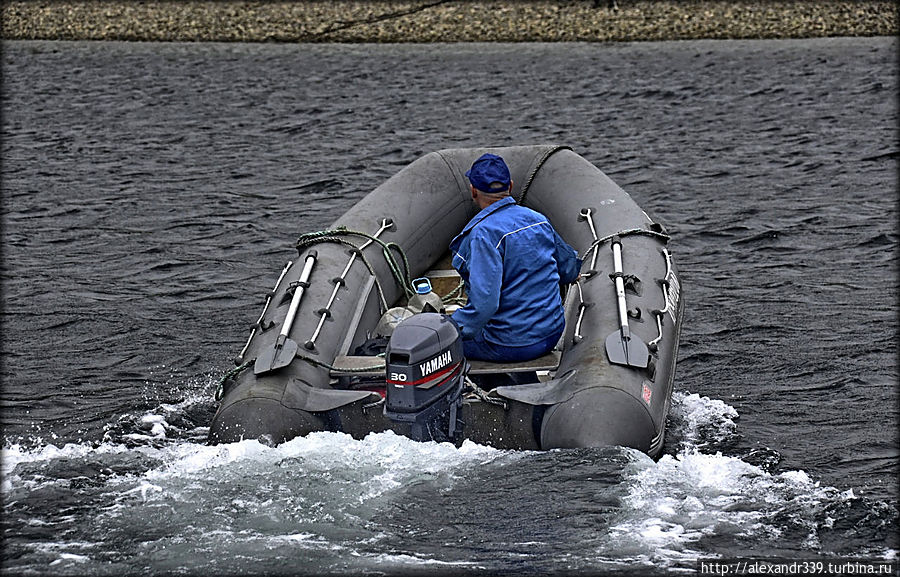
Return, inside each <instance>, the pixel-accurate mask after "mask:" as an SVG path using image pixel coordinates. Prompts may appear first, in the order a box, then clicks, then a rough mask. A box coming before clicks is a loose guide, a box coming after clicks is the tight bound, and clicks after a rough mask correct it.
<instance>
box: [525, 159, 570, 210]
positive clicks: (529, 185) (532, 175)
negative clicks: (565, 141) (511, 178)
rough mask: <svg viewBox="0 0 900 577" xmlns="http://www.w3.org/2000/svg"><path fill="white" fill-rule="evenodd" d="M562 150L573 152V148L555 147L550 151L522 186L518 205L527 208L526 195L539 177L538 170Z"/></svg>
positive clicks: (539, 161)
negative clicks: (535, 178) (536, 177)
mask: <svg viewBox="0 0 900 577" xmlns="http://www.w3.org/2000/svg"><path fill="white" fill-rule="evenodd" d="M560 150H572V147H571V146H554V147H553V148H551V149H550V150H548V151H547V152H545V153H544V156H542V157H541V159H540V160H538V162H537V164H536V165H535V166H534V170H532V171H531V174H529V175H528V178H526V179H525V184H523V185H522V193H521V194H519V198H517V199H516V203H517V204H521V205H522V206H525V195H526V194H528V189H529V188H530V187H531V183H532V181H533V180H534V177H535V176H537V173H538V170H540V169H541V167H542V166H544V163H545V162H547V159H549V158H550V157H551V156H553V155H554V154H556V153H557V152H559V151H560Z"/></svg>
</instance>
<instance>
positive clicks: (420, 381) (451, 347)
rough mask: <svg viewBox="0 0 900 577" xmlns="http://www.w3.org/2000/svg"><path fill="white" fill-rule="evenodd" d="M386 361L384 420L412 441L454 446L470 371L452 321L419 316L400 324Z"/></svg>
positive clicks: (457, 332)
mask: <svg viewBox="0 0 900 577" xmlns="http://www.w3.org/2000/svg"><path fill="white" fill-rule="evenodd" d="M385 361H386V362H385V364H386V374H385V385H386V398H385V406H384V414H385V416H386V417H387V418H389V419H390V420H391V421H393V422H394V423H396V424H398V425H399V429H400V432H401V433H403V434H405V435H407V436H409V437H410V438H412V439H414V440H416V441H438V442H443V441H451V442H455V441H456V440H458V439H459V438H460V437H461V434H462V422H461V421H460V419H459V416H460V409H461V407H462V392H463V387H464V382H465V376H466V372H467V370H468V365H467V363H466V359H465V357H464V356H463V347H462V340H461V339H460V336H459V331H458V330H457V328H456V325H455V324H454V323H453V321H452V320H450V317H448V316H447V315H443V314H439V313H419V314H416V315H413V316H412V317H409V318H407V319H404V320H403V321H401V322H400V323H399V324H398V325H397V326H396V328H395V329H394V332H393V334H392V335H391V339H390V341H389V342H388V346H387V350H386V351H385Z"/></svg>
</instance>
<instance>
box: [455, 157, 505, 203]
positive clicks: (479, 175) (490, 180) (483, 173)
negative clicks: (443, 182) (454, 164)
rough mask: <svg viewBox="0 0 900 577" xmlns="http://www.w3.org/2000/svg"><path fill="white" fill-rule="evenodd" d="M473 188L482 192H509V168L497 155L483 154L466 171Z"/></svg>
mask: <svg viewBox="0 0 900 577" xmlns="http://www.w3.org/2000/svg"><path fill="white" fill-rule="evenodd" d="M466 176H467V177H468V179H469V182H471V183H472V186H474V187H475V188H477V189H478V190H480V191H482V192H487V193H498V192H506V191H507V190H509V185H510V178H509V168H508V167H507V166H506V163H505V162H503V159H502V158H500V157H499V156H497V155H496V154H490V153H488V154H482V155H481V156H480V157H479V158H478V160H476V161H475V162H473V163H472V168H470V169H469V170H467V171H466Z"/></svg>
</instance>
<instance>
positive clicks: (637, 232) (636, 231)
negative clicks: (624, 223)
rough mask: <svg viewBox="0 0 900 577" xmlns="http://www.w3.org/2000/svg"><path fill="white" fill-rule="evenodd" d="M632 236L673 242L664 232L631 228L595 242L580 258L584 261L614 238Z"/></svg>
mask: <svg viewBox="0 0 900 577" xmlns="http://www.w3.org/2000/svg"><path fill="white" fill-rule="evenodd" d="M631 235H643V236H650V237H654V238H661V239H662V240H664V241H666V242H669V240H671V238H672V237H670V236H669V235H667V234H665V233H662V232H656V231H653V230H646V229H643V228H630V229H628V230H620V231H619V232H614V233H612V234H608V235H606V236H604V237H603V238H598V239H597V240H595V241H594V242H592V243H591V245H590V246H589V247H587V248H586V249H585V251H584V256H582V257H580V258H582V259H583V258H585V257H587V254H588V253H589V252H591V251H592V250H594V249H595V248H597V247H599V246H600V245H601V244H603V243H605V242H609V241H610V240H612V239H613V238H614V237H617V236H631Z"/></svg>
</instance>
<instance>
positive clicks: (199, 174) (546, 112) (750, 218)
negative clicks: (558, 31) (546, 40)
mask: <svg viewBox="0 0 900 577" xmlns="http://www.w3.org/2000/svg"><path fill="white" fill-rule="evenodd" d="M897 49H898V41H897V40H896V39H892V38H874V39H858V38H845V39H819V40H791V41H720V42H714V41H709V42H705V41H701V42H676V43H646V44H617V45H593V44H591V45H587V44H569V45H564V44H525V45H502V44H500V45H429V46H346V45H340V46H338V45H316V46H284V45H241V44H234V45H222V44H128V43H53V42H12V43H4V44H3V54H2V58H3V70H2V72H3V83H2V97H3V116H2V127H3V142H2V145H3V148H2V160H3V162H2V192H3V204H2V215H3V227H2V250H3V253H2V254H3V277H2V279H3V326H2V339H3V364H2V377H3V387H2V399H3V420H4V429H3V437H4V440H3V452H2V467H3V469H2V496H3V516H2V524H0V526H2V530H3V537H4V543H3V557H2V559H3V562H2V567H3V570H4V571H5V572H7V573H10V574H20V573H48V574H55V575H65V574H70V575H76V574H77V575H85V574H89V575H122V574H138V573H141V574H159V573H189V574H218V573H227V574H298V573H299V574H304V573H309V574H354V575H355V574H397V573H418V574H497V573H503V574H546V573H560V572H569V573H586V574H597V573H614V574H648V573H654V572H655V573H668V572H685V573H689V572H693V571H694V569H695V566H696V563H697V560H698V559H705V558H720V557H725V558H727V557H734V556H740V557H743V556H751V555H752V556H772V555H774V556H782V557H788V558H810V557H818V556H824V557H834V556H853V557H867V558H888V559H895V560H896V558H897V551H898V549H900V537H898V499H897V496H898V490H897V480H896V479H897V473H898V463H900V458H898V453H900V443H898V412H900V411H898V394H897V393H898V387H897V385H898V369H897V342H896V337H897V327H898V322H897V314H896V312H897V311H896V308H897V307H896V303H897V265H896V262H897V232H896V222H897V200H898V199H897V159H898V148H900V146H898V138H897V128H896V127H897V121H898V114H897V98H896V97H897V89H898V82H897V76H898V74H897V69H896V65H895V62H896V57H897V52H898V50H897ZM543 142H556V143H560V144H568V145H570V146H572V147H573V148H574V149H575V151H576V152H578V153H579V154H581V155H583V156H585V157H586V158H588V159H589V160H591V161H592V162H594V163H595V164H597V165H598V166H599V167H600V168H601V169H603V170H604V171H606V172H607V173H608V174H610V176H612V178H613V179H614V180H616V181H617V182H618V183H619V184H621V185H622V186H623V187H624V188H625V189H626V190H627V191H629V192H630V193H631V194H632V196H634V198H635V199H636V200H637V201H638V203H639V204H641V206H642V207H644V208H645V210H646V211H647V212H648V213H649V214H650V215H651V216H653V217H655V218H656V219H657V220H659V221H661V222H663V223H664V224H665V225H666V226H667V228H668V230H669V232H670V233H671V234H672V235H673V242H672V244H671V249H672V251H673V254H674V256H675V258H676V259H677V262H678V265H679V267H680V271H681V278H682V284H683V288H684V291H685V298H686V299H687V300H686V303H687V306H686V313H685V324H684V330H683V337H682V346H681V350H680V355H679V365H678V375H677V379H676V395H675V399H674V404H673V407H672V414H671V418H670V422H669V428H668V437H667V442H666V446H665V449H664V456H663V457H662V458H661V459H660V460H659V461H658V462H653V461H651V460H649V459H648V458H646V457H645V456H643V455H641V454H639V453H635V452H632V451H628V450H623V449H614V448H613V449H604V450H578V451H553V452H547V453H529V452H510V451H499V450H495V449H492V448H489V447H482V446H477V445H473V444H465V445H463V447H462V448H460V449H456V448H453V447H451V446H448V445H437V444H416V443H412V442H410V441H408V440H406V439H403V438H400V437H397V436H394V435H391V434H378V435H372V436H370V437H368V438H366V439H365V440H362V441H354V440H352V439H350V438H348V437H345V436H342V435H338V434H317V435H312V436H310V437H308V438H304V439H296V440H294V441H291V442H289V443H286V444H284V445H282V446H279V447H275V448H272V447H267V446H264V445H260V444H259V443H257V442H256V441H245V442H242V443H236V444H231V445H223V446H217V447H209V446H206V445H205V444H204V439H205V435H206V431H207V429H206V426H207V424H208V422H209V419H210V418H211V416H212V413H213V411H214V403H213V400H212V394H213V391H214V389H215V385H216V382H217V380H218V378H219V376H220V375H221V374H222V372H223V371H224V370H227V369H228V368H229V367H230V358H231V357H232V356H233V355H234V354H235V353H236V351H238V350H239V349H240V347H241V346H242V345H243V341H244V339H246V337H247V334H248V331H249V326H250V324H251V323H252V322H253V321H254V320H255V318H256V316H257V315H258V313H259V307H260V306H261V295H262V294H264V293H265V291H267V290H269V288H270V287H271V284H272V283H273V281H274V279H275V277H276V276H277V273H278V271H279V270H280V268H281V266H282V265H283V264H284V261H285V260H286V259H287V258H290V255H291V246H292V243H293V241H294V239H295V238H296V236H297V235H298V234H299V233H301V232H304V231H308V230H315V229H319V228H323V227H325V226H327V225H328V224H329V223H330V222H331V221H333V220H334V218H336V217H337V216H338V215H339V214H341V213H342V212H343V211H344V210H346V209H347V208H348V207H349V206H350V205H352V203H353V202H355V201H356V200H358V199H359V198H361V197H362V196H363V195H364V194H365V193H366V192H367V191H369V190H371V189H372V188H374V187H375V186H376V185H377V184H378V183H380V182H381V181H383V180H384V179H385V178H387V177H388V176H389V175H391V174H393V173H394V172H395V171H397V170H398V169H399V168H400V167H402V166H403V165H405V164H406V163H408V162H410V161H412V160H413V159H415V158H416V157H418V156H419V155H421V154H423V153H425V152H428V151H431V150H435V149H439V148H445V147H453V146H482V145H512V144H528V143H543Z"/></svg>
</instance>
